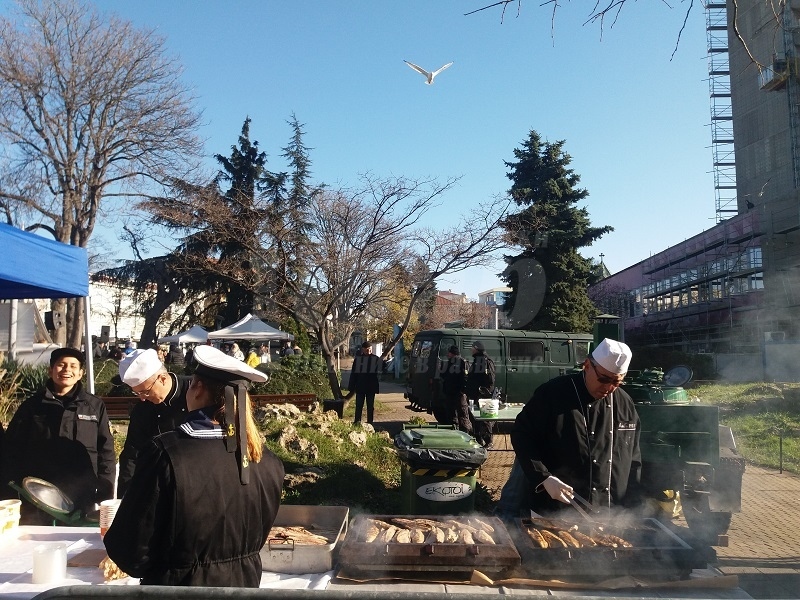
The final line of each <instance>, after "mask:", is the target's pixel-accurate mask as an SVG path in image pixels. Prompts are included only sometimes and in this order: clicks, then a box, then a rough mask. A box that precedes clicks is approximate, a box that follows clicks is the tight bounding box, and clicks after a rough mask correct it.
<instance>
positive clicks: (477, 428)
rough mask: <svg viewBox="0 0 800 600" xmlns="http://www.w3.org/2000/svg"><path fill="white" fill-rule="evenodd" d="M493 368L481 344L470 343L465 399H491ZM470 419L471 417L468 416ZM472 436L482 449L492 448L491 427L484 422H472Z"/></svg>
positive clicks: (493, 378)
mask: <svg viewBox="0 0 800 600" xmlns="http://www.w3.org/2000/svg"><path fill="white" fill-rule="evenodd" d="M494 382H495V367H494V361H493V360H492V359H491V358H489V357H488V356H487V355H486V349H485V348H484V346H483V342H481V341H480V340H475V341H474V342H472V364H470V366H469V371H468V372H467V385H466V389H465V392H466V394H467V398H472V399H473V400H475V404H476V405H477V404H478V400H480V399H481V398H491V397H492V394H493V393H494ZM468 416H469V417H470V418H472V415H468ZM472 431H473V436H474V437H475V439H476V440H478V443H479V444H480V445H481V446H483V447H484V448H491V447H492V426H491V424H490V423H487V422H486V421H474V420H473V422H472Z"/></svg>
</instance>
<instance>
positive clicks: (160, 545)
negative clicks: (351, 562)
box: [103, 346, 284, 587]
mask: <svg viewBox="0 0 800 600" xmlns="http://www.w3.org/2000/svg"><path fill="white" fill-rule="evenodd" d="M195 361H196V362H197V365H198V366H197V369H196V370H195V373H194V375H193V377H192V382H191V385H190V387H189V391H188V393H187V395H186V401H187V407H188V410H189V412H188V414H187V418H186V421H185V422H184V423H183V424H182V425H181V426H180V427H179V428H178V429H177V430H175V431H171V432H169V433H165V434H163V435H160V436H158V437H156V438H155V439H154V440H153V443H152V444H151V447H150V448H149V449H148V450H147V451H146V452H143V453H142V455H141V456H140V460H139V461H138V464H137V466H136V472H135V473H134V476H133V480H132V481H131V486H130V489H129V490H128V493H127V494H126V495H125V497H124V498H123V499H122V503H121V504H120V507H119V509H118V510H117V513H116V515H115V517H114V521H113V522H112V524H111V527H110V528H109V530H108V532H107V533H106V535H105V537H104V538H103V542H104V543H105V546H106V550H107V551H108V556H109V557H110V558H111V560H113V561H114V562H115V563H116V564H117V565H118V566H119V567H120V569H122V570H123V571H124V572H126V573H128V574H129V575H131V576H133V577H138V578H141V580H142V583H143V584H150V585H188V586H211V587H258V586H259V583H260V581H261V570H262V567H261V557H260V555H259V551H260V550H261V548H262V547H263V546H264V543H265V541H266V539H267V535H268V534H269V530H270V529H271V528H272V524H273V522H274V520H275V516H276V515H277V513H278V507H279V505H280V499H281V490H282V487H283V477H284V468H283V464H282V463H281V461H280V460H279V459H278V458H277V457H276V456H275V455H274V454H273V453H272V452H270V451H269V450H267V449H266V448H264V446H263V441H262V439H261V435H260V433H259V431H258V428H257V427H256V423H255V420H254V419H253V415H252V411H251V403H250V395H249V393H248V391H247V390H248V387H249V385H250V383H251V382H256V381H261V382H264V381H266V380H267V375H266V374H265V373H263V372H261V371H258V370H256V369H254V368H252V367H249V366H248V365H247V364H245V363H243V362H241V361H240V360H237V359H235V358H233V357H232V356H228V355H226V354H223V353H222V352H220V351H219V350H217V349H216V348H212V347H211V346H198V347H197V348H196V349H195Z"/></svg>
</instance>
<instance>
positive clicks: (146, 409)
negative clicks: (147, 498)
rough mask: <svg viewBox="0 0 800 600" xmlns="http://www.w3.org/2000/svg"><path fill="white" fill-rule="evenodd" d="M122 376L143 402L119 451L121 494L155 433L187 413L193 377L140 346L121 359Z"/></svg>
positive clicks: (170, 427)
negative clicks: (177, 371) (172, 370)
mask: <svg viewBox="0 0 800 600" xmlns="http://www.w3.org/2000/svg"><path fill="white" fill-rule="evenodd" d="M119 376H120V378H121V379H122V381H123V383H125V384H127V385H128V386H130V388H131V390H132V391H133V393H134V394H136V395H137V396H139V399H140V400H142V402H139V403H138V404H137V405H136V406H134V407H133V410H132V411H131V418H130V421H129V423H128V435H127V437H126V438H125V446H124V447H123V449H122V452H121V453H120V455H119V478H118V479H117V497H118V498H122V496H124V495H125V492H126V491H127V490H128V485H130V481H131V477H133V471H134V469H135V468H136V457H137V455H138V454H139V451H140V450H142V448H144V447H145V446H146V445H147V444H148V443H149V442H150V440H152V439H153V438H154V437H155V436H157V435H159V434H161V433H166V432H167V431H172V430H173V429H175V428H176V427H177V426H178V425H180V424H181V423H183V420H184V418H185V417H186V391H187V390H188V389H189V384H190V383H191V381H192V378H191V377H189V376H183V375H176V374H175V373H170V372H168V371H167V369H166V367H164V364H163V363H162V362H161V360H160V359H159V357H158V353H157V352H156V351H155V350H153V349H152V348H151V349H150V350H136V351H134V352H133V353H131V354H129V355H128V356H126V357H125V358H123V359H122V360H121V361H120V363H119Z"/></svg>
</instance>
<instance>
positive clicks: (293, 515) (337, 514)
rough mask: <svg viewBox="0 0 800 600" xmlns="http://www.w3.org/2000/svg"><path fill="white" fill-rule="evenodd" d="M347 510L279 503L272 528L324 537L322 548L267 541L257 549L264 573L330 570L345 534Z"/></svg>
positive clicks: (320, 546) (344, 508)
mask: <svg viewBox="0 0 800 600" xmlns="http://www.w3.org/2000/svg"><path fill="white" fill-rule="evenodd" d="M349 513H350V509H349V508H347V507H346V506H299V505H292V504H282V505H281V507H280V508H279V509H278V514H277V516H276V517H275V523H274V524H273V525H274V526H276V527H292V526H301V527H305V528H306V529H308V530H309V531H311V532H312V533H315V534H317V535H321V536H324V537H326V538H328V540H329V541H330V543H328V544H325V545H319V546H316V545H305V544H293V543H286V542H284V541H278V540H276V539H272V540H270V539H268V540H267V543H266V544H264V547H263V548H262V549H261V553H260V554H261V564H262V569H263V570H264V571H274V572H277V573H324V572H325V571H330V570H331V569H333V564H334V560H335V557H334V554H335V551H336V550H337V543H338V542H339V540H340V539H341V538H342V537H343V536H344V535H345V533H346V532H347V518H348V516H349Z"/></svg>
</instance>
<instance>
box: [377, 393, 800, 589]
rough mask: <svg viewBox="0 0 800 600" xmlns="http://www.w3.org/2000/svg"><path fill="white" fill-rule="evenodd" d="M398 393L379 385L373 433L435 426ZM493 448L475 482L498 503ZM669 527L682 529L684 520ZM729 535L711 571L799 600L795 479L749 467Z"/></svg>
mask: <svg viewBox="0 0 800 600" xmlns="http://www.w3.org/2000/svg"><path fill="white" fill-rule="evenodd" d="M403 391H404V387H403V386H402V385H399V384H395V383H392V382H382V383H381V392H382V393H381V394H380V395H379V396H378V400H379V402H380V403H381V408H380V410H377V411H376V416H375V425H376V427H377V428H378V429H385V430H387V431H389V432H390V433H391V434H395V433H397V432H398V431H399V430H400V429H401V428H402V424H403V423H407V422H408V421H409V419H411V418H412V417H414V416H421V417H423V418H425V420H426V421H428V422H435V419H434V418H433V416H432V415H429V414H427V413H425V412H415V411H412V410H410V409H409V408H408V406H409V405H408V400H406V399H405V398H403ZM506 444H508V445H507V446H506ZM494 447H495V449H498V450H500V451H493V452H489V458H488V460H487V461H486V462H485V463H484V465H483V467H482V468H481V471H480V476H479V480H480V482H481V483H483V485H485V486H486V487H487V488H489V490H490V491H491V492H492V495H493V497H494V498H495V499H497V498H498V497H499V492H500V488H501V487H502V486H503V484H504V483H505V481H506V479H507V478H508V473H509V471H510V469H511V463H512V462H513V460H514V453H513V451H511V448H510V443H508V436H507V435H505V434H502V433H499V434H498V435H496V436H495V438H494ZM506 447H507V448H508V450H503V448H506ZM674 525H675V527H677V528H679V529H680V528H686V523H685V521H683V519H676V520H675V523H674ZM687 531H688V530H687ZM728 534H729V542H728V543H729V545H728V546H727V547H720V546H716V547H715V548H714V549H715V550H716V555H717V558H716V562H715V566H717V567H718V568H719V569H720V570H721V571H722V572H723V573H726V574H737V575H738V576H739V585H740V587H741V588H742V589H744V590H745V591H746V592H747V593H748V594H750V595H751V596H752V597H753V598H800V477H797V476H795V475H791V474H788V473H783V474H780V473H778V472H777V471H774V470H770V469H764V468H760V467H755V466H752V465H748V466H747V468H746V470H745V473H744V477H743V479H742V512H741V513H736V514H734V516H733V520H732V522H731V527H730V530H729V532H728ZM679 535H680V534H679ZM687 537H689V536H688V535H687Z"/></svg>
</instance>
